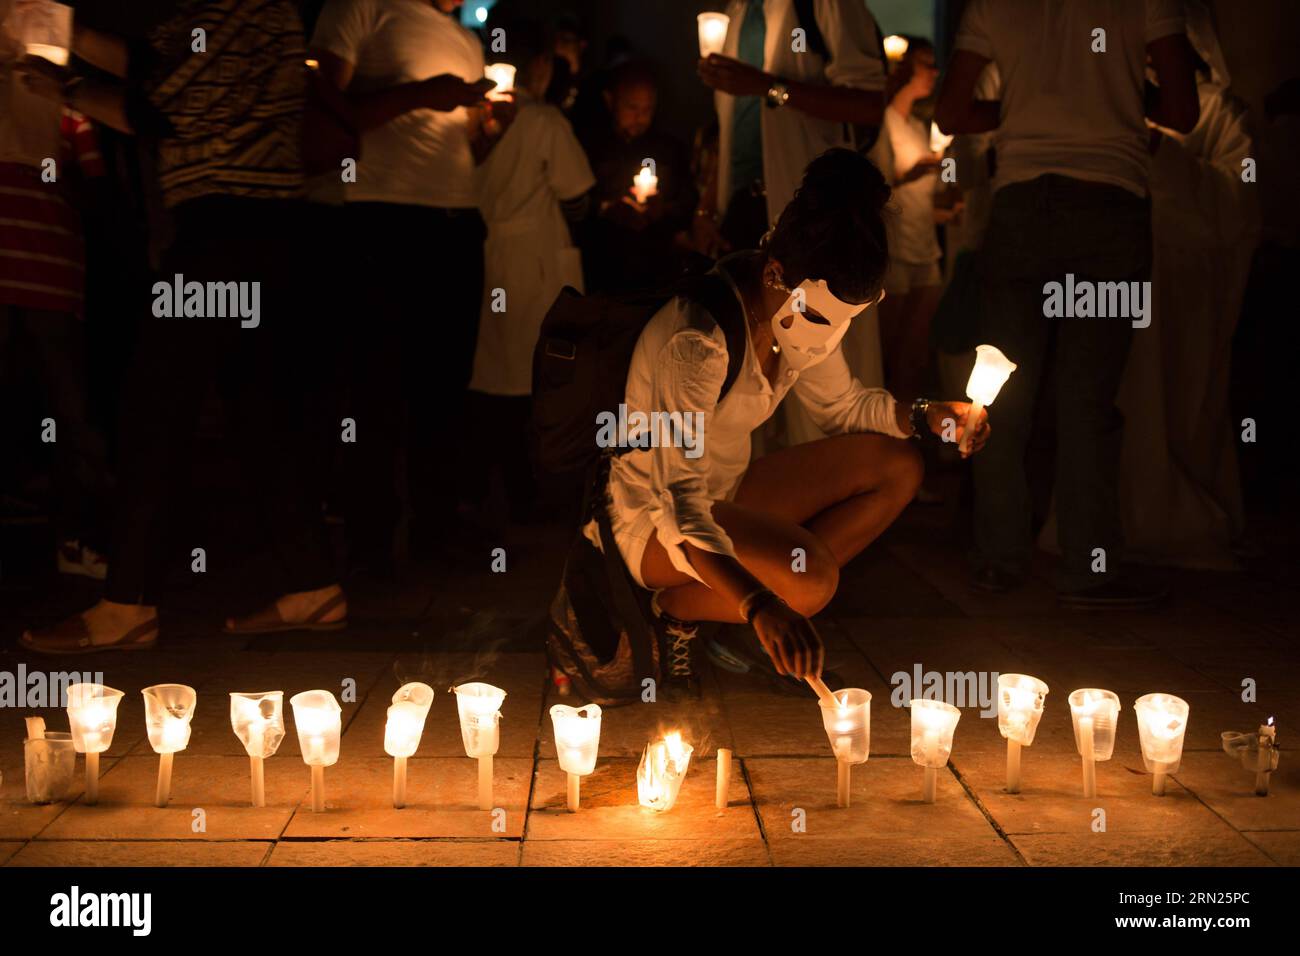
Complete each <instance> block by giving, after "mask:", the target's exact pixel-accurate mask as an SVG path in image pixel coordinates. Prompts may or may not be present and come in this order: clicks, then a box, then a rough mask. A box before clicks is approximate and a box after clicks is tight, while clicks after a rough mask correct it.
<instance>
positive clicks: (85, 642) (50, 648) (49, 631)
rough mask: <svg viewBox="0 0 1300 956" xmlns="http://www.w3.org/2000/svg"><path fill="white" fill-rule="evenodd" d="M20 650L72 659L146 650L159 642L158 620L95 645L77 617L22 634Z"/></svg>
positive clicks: (82, 620) (83, 622)
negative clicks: (115, 652) (110, 640)
mask: <svg viewBox="0 0 1300 956" xmlns="http://www.w3.org/2000/svg"><path fill="white" fill-rule="evenodd" d="M20 643H21V644H22V646H23V647H25V648H26V649H27V650H29V651H35V652H37V653H38V654H56V655H64V656H72V655H76V654H98V653H99V652H100V651H146V650H149V649H150V648H152V647H154V646H155V645H156V644H157V643H158V618H156V617H151V618H150V619H149V620H147V621H145V622H144V623H142V624H137V625H136V626H135V627H133V628H131V630H129V631H127V632H126V633H125V634H123V635H122V636H121V637H120V638H118V639H117V640H116V641H114V642H113V643H111V644H94V643H92V642H91V640H90V631H89V630H88V629H87V628H86V619H85V618H84V617H82V616H81V615H80V614H78V615H76V616H75V617H71V618H68V620H66V621H61V622H60V623H58V624H55V625H54V626H53V627H50V628H46V629H45V630H43V631H24V632H23V637H22V641H21V642H20Z"/></svg>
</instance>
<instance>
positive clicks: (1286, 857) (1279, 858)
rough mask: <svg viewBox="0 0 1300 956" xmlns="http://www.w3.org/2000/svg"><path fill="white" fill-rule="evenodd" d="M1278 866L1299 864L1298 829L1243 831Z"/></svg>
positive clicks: (1299, 832)
mask: <svg viewBox="0 0 1300 956" xmlns="http://www.w3.org/2000/svg"><path fill="white" fill-rule="evenodd" d="M1242 836H1244V837H1245V838H1246V839H1247V840H1249V841H1250V842H1251V843H1253V844H1255V845H1256V846H1257V847H1259V848H1260V849H1261V850H1263V851H1264V853H1266V854H1267V855H1268V857H1269V859H1271V860H1272V861H1273V862H1274V863H1276V864H1277V865H1278V866H1300V831H1297V830H1283V831H1271V830H1254V831H1251V832H1249V833H1243V834H1242Z"/></svg>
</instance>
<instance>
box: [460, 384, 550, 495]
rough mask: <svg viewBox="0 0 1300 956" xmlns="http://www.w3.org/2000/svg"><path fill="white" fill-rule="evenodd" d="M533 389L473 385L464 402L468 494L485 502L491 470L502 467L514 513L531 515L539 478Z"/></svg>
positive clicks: (502, 477) (504, 481)
mask: <svg viewBox="0 0 1300 956" xmlns="http://www.w3.org/2000/svg"><path fill="white" fill-rule="evenodd" d="M532 410H533V399H532V396H530V395H488V394H486V393H484V392H473V391H471V392H470V393H469V395H468V398H467V400H466V404H465V426H466V436H465V443H464V444H465V448H466V449H468V450H469V451H470V452H471V455H470V458H471V461H470V462H468V463H467V467H466V472H467V477H468V479H469V481H468V484H467V486H466V500H468V501H470V502H473V503H474V504H478V505H481V504H483V502H484V501H485V500H486V498H487V495H488V492H489V490H490V489H491V487H492V484H491V483H492V470H493V468H499V469H500V470H501V479H502V483H503V484H504V485H505V489H506V501H507V504H508V506H509V510H510V514H511V517H512V518H516V519H521V518H523V519H526V518H527V517H528V516H529V515H530V513H531V510H532V507H533V505H534V503H535V502H536V499H537V493H538V489H537V479H536V476H535V475H534V473H533V462H532V454H531V452H530V448H529V424H530V421H531V418H532Z"/></svg>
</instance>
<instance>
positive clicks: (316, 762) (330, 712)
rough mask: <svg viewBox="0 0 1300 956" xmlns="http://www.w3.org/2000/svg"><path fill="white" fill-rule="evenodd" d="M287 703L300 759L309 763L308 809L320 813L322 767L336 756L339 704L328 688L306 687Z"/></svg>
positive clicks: (323, 806) (340, 720) (321, 805)
mask: <svg viewBox="0 0 1300 956" xmlns="http://www.w3.org/2000/svg"><path fill="white" fill-rule="evenodd" d="M289 703H290V704H291V705H292V706H293V723H294V726H295V727H296V728H297V730H298V747H299V748H300V749H301V750H302V759H303V763H305V764H307V766H309V767H311V809H312V812H313V813H320V812H322V811H323V810H324V809H325V768H326V767H332V766H333V765H334V764H336V763H337V762H338V759H339V736H340V734H341V733H342V731H343V719H342V717H340V713H341V712H342V708H341V707H339V702H338V701H337V700H335V699H334V695H333V694H331V693H330V692H329V691H327V690H305V691H303V692H302V693H301V694H295V695H294V696H293V697H291V698H289Z"/></svg>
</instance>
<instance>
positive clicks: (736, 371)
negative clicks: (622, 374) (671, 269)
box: [678, 268, 749, 403]
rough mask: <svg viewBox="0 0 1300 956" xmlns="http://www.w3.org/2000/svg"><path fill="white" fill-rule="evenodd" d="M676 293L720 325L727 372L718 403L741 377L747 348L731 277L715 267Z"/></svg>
mask: <svg viewBox="0 0 1300 956" xmlns="http://www.w3.org/2000/svg"><path fill="white" fill-rule="evenodd" d="M678 295H681V296H683V297H684V298H687V299H690V300H691V301H692V302H694V303H695V304H696V305H698V306H699V307H700V308H701V309H702V310H703V312H704V314H705V315H707V316H708V317H709V318H710V319H712V320H713V323H714V324H715V325H716V326H717V327H718V328H720V329H722V335H723V338H724V339H725V341H726V343H727V374H726V377H725V378H724V379H723V380H722V390H721V391H719V392H718V402H719V403H721V402H722V400H723V399H724V398H726V397H727V393H728V392H730V391H731V386H733V385H735V384H736V379H738V378H739V377H740V370H741V369H742V368H743V367H744V364H745V352H746V351H748V349H749V337H748V336H747V335H746V334H745V312H744V309H743V308H742V306H741V304H740V300H739V299H738V298H737V294H736V290H735V287H734V286H733V285H732V283H731V281H730V280H729V279H728V278H727V277H726V276H725V275H723V274H722V273H721V272H720V271H719V270H718V269H716V268H715V269H713V270H711V271H710V272H707V273H705V274H704V275H702V276H695V277H693V278H691V279H689V280H687V281H686V282H685V283H683V285H682V287H681V288H680V290H679V291H678Z"/></svg>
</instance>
